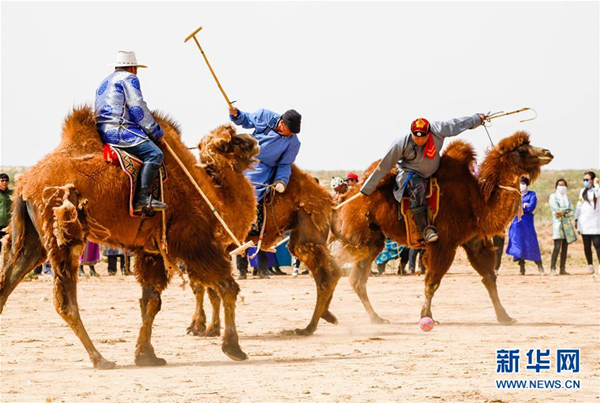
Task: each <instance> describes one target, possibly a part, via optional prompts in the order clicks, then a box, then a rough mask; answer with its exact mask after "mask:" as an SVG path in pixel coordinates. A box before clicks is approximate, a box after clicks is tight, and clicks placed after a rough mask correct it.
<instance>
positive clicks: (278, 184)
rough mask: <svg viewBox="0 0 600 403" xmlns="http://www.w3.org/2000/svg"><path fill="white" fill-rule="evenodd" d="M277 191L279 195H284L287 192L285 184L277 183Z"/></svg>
mask: <svg viewBox="0 0 600 403" xmlns="http://www.w3.org/2000/svg"><path fill="white" fill-rule="evenodd" d="M275 190H276V191H277V193H283V191H284V190H285V183H283V182H275Z"/></svg>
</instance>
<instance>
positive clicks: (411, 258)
mask: <svg viewBox="0 0 600 403" xmlns="http://www.w3.org/2000/svg"><path fill="white" fill-rule="evenodd" d="M424 250H425V249H415V248H410V249H409V251H408V271H407V272H406V274H415V273H416V269H417V257H418V258H419V271H420V272H421V274H425V266H424V265H423V251H424Z"/></svg>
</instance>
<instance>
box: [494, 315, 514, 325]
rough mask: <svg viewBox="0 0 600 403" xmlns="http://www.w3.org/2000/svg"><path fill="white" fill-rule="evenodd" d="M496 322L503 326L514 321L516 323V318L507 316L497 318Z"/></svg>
mask: <svg viewBox="0 0 600 403" xmlns="http://www.w3.org/2000/svg"><path fill="white" fill-rule="evenodd" d="M498 323H500V324H501V325H504V326H510V325H514V324H515V323H517V320H516V319H513V318H511V317H510V316H509V317H507V318H505V319H498Z"/></svg>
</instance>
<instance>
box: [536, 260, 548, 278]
mask: <svg viewBox="0 0 600 403" xmlns="http://www.w3.org/2000/svg"><path fill="white" fill-rule="evenodd" d="M535 264H536V265H537V268H538V271H539V272H540V275H541V276H545V275H546V272H545V271H544V266H543V265H542V262H541V261H539V262H535Z"/></svg>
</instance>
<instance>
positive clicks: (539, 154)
mask: <svg viewBox="0 0 600 403" xmlns="http://www.w3.org/2000/svg"><path fill="white" fill-rule="evenodd" d="M552 159H554V156H553V155H552V154H551V153H550V151H548V150H546V149H545V148H540V147H534V146H532V145H531V144H530V143H529V134H528V133H527V132H523V131H518V132H516V133H515V134H513V135H512V136H510V137H507V138H505V139H503V140H502V141H500V143H498V145H497V146H496V147H494V149H492V150H491V151H489V152H488V153H487V155H486V157H485V159H484V161H483V163H482V164H481V166H480V176H481V177H483V178H488V179H490V178H496V179H497V180H499V179H500V178H502V179H503V181H504V182H505V183H504V184H506V185H508V184H509V183H507V182H506V180H509V182H513V181H514V182H515V183H517V184H518V179H519V178H520V177H521V176H523V175H527V176H529V178H530V179H531V182H532V183H533V182H534V181H535V180H536V179H537V178H538V176H540V173H541V168H542V166H544V165H547V164H549V163H550V162H551V161H552Z"/></svg>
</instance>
